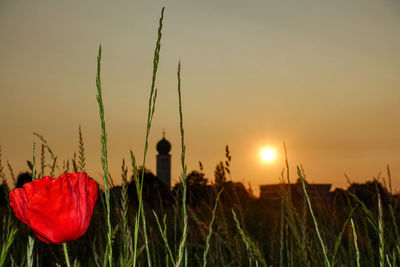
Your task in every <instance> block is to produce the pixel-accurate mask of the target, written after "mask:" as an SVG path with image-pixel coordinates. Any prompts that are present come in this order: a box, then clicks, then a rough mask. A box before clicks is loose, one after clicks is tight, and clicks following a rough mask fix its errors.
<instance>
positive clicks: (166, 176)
mask: <svg viewBox="0 0 400 267" xmlns="http://www.w3.org/2000/svg"><path fill="white" fill-rule="evenodd" d="M170 150H171V144H170V142H169V141H168V140H167V139H165V131H164V130H163V138H162V139H161V140H160V141H158V143H157V151H158V155H157V177H158V178H159V179H160V180H161V181H162V182H163V183H164V184H165V185H166V186H167V187H168V189H170V188H171V155H170V154H169V152H170Z"/></svg>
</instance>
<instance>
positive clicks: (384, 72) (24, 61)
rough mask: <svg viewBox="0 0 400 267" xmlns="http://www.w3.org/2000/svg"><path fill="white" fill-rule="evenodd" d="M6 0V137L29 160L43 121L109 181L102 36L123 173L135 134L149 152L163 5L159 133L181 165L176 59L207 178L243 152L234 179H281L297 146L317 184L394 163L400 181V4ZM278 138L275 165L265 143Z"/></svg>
mask: <svg viewBox="0 0 400 267" xmlns="http://www.w3.org/2000/svg"><path fill="white" fill-rule="evenodd" d="M148 2H151V3H136V2H135V3H134V2H132V1H129V2H128V1H119V2H113V3H111V2H109V1H68V2H67V1H64V2H62V3H59V2H57V3H56V2H54V1H42V0H40V1H10V0H3V1H0V36H1V42H0V58H1V60H0V122H1V131H0V145H1V147H2V159H3V165H5V162H6V160H8V161H9V162H10V164H11V165H12V166H13V167H14V169H15V171H16V172H17V171H20V170H25V169H26V167H25V165H26V164H25V162H26V160H27V159H29V158H31V150H32V143H33V141H34V137H33V135H32V132H33V131H35V132H39V133H41V134H42V135H44V136H45V137H46V138H47V140H48V142H49V144H50V145H51V147H52V149H53V151H54V152H55V153H56V154H57V155H58V156H59V158H60V159H70V158H72V155H73V153H74V152H75V151H77V133H78V125H79V124H81V125H82V129H83V134H84V138H85V143H86V152H87V154H86V158H87V168H88V170H89V173H90V174H91V175H92V176H94V177H95V178H96V179H97V180H98V181H101V172H102V171H101V162H100V156H101V153H100V145H99V144H100V122H99V117H98V107H97V103H96V98H95V96H96V87H95V74H96V55H97V49H98V45H99V44H100V43H101V44H102V46H103V62H102V65H103V72H102V82H103V100H104V105H105V110H106V114H105V116H106V123H107V132H108V136H109V164H110V170H111V174H112V175H113V177H114V179H115V180H116V181H119V179H120V178H119V177H120V176H119V174H120V164H121V160H122V158H126V159H128V158H129V148H132V149H133V151H134V153H135V155H136V156H137V158H138V161H139V162H141V161H142V156H143V147H144V136H145V126H146V125H145V124H146V115H147V97H148V94H149V87H150V82H151V80H150V79H151V71H152V57H153V50H154V46H155V40H156V29H157V24H158V18H159V14H160V10H161V8H162V6H163V5H165V6H166V11H165V20H164V29H163V39H162V47H161V59H160V68H159V73H158V80H157V87H158V89H159V95H158V99H157V104H156V114H155V117H154V121H153V128H152V130H151V136H150V150H149V154H148V161H147V167H148V168H150V169H151V170H153V171H155V154H156V153H155V145H156V142H157V141H158V140H159V139H160V138H161V137H162V129H165V131H166V138H167V139H168V140H170V142H171V143H172V151H171V153H172V167H173V168H172V176H173V180H176V179H177V177H178V175H179V173H180V162H179V154H180V145H179V144H180V140H179V113H178V98H177V97H178V96H177V90H176V88H177V81H176V68H177V63H178V60H179V59H181V61H182V90H183V109H184V123H185V126H184V127H185V133H186V144H187V164H188V169H189V170H192V169H198V161H199V160H201V161H202V162H203V165H204V168H205V172H206V174H207V177H208V178H213V172H214V169H215V165H216V164H217V163H218V161H220V160H223V159H224V152H225V145H226V144H228V145H229V146H230V149H231V154H232V175H233V178H234V180H238V181H243V182H245V183H246V184H248V183H251V184H252V186H253V188H256V187H258V185H259V184H263V183H276V182H278V177H279V175H280V172H281V170H282V168H283V167H284V160H283V158H282V152H283V148H282V143H283V142H284V141H285V142H286V144H287V147H288V152H289V161H290V164H291V169H292V171H293V172H292V179H293V180H295V178H296V177H295V172H294V170H295V167H296V164H300V163H301V164H302V165H303V167H304V169H305V171H306V174H307V177H308V179H309V180H310V181H312V182H324V183H326V182H329V183H333V185H334V187H336V186H339V187H343V186H346V184H347V182H346V178H345V177H344V173H347V174H348V175H349V176H350V177H351V178H352V180H353V181H359V182H361V181H366V180H367V179H370V178H372V177H374V176H375V177H376V176H377V175H378V174H379V172H382V176H385V177H386V172H385V170H386V165H387V164H390V166H391V169H392V175H393V177H392V178H393V183H394V186H395V187H396V188H398V189H400V180H399V179H398V178H397V177H398V175H399V173H400V123H399V122H400V121H399V114H400V105H399V104H400V53H399V47H400V34H399V29H400V4H399V3H398V1H395V0H383V1H378V0H376V1H373V0H338V1H311V0H309V1H301V3H300V2H299V1H295V0H293V1H286V0H284V1H245V2H244V1H236V0H229V1H228V0H223V1H200V2H199V1H197V2H195V1H148ZM263 146H271V147H274V148H275V149H276V151H277V153H278V157H277V160H276V161H275V162H274V163H273V164H265V163H262V162H261V161H260V156H259V154H260V149H261V148H262V147H263Z"/></svg>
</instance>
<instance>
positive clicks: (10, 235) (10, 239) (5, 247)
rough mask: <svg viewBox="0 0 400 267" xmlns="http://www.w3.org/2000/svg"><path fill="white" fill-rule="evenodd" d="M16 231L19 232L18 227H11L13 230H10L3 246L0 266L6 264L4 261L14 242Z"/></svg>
mask: <svg viewBox="0 0 400 267" xmlns="http://www.w3.org/2000/svg"><path fill="white" fill-rule="evenodd" d="M16 233H17V228H13V229H11V231H8V234H7V239H6V242H5V243H4V244H3V246H2V247H1V254H0V267H2V266H4V262H5V261H6V256H7V252H8V249H9V248H10V246H11V244H12V243H13V241H14V237H15V234H16Z"/></svg>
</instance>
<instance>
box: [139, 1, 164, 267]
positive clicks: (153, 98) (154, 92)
mask: <svg viewBox="0 0 400 267" xmlns="http://www.w3.org/2000/svg"><path fill="white" fill-rule="evenodd" d="M164 10H165V8H164V7H163V8H162V9H161V17H160V20H159V26H158V31H157V41H156V48H155V50H154V58H153V75H152V79H151V87H150V96H149V105H148V113H147V126H146V138H145V146H144V153H143V164H142V166H143V171H142V177H141V179H140V187H139V188H138V187H137V189H139V191H138V197H139V216H138V217H137V219H138V220H139V219H140V218H141V219H142V226H143V235H144V239H145V245H146V254H147V264H148V266H149V267H150V266H151V255H150V249H149V241H148V237H147V229H146V217H145V214H144V208H143V200H142V194H143V179H144V168H145V163H146V155H147V150H148V146H149V141H148V140H149V134H150V129H151V123H152V120H153V115H154V109H155V103H156V99H157V89H156V88H155V82H156V77H157V70H158V63H159V61H160V49H161V36H162V26H163V24H162V22H163V19H164ZM131 155H132V154H131ZM137 186H138V185H137ZM137 222H138V221H137ZM137 234H138V233H137V232H136V231H135V235H136V236H135V241H134V242H135V251H136V247H137ZM134 257H136V254H135V255H134ZM134 262H136V260H134Z"/></svg>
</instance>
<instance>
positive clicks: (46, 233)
mask: <svg viewBox="0 0 400 267" xmlns="http://www.w3.org/2000/svg"><path fill="white" fill-rule="evenodd" d="M89 181H90V179H89V177H88V176H87V175H86V174H84V173H71V174H63V175H61V176H60V177H59V178H58V179H53V180H51V183H50V185H49V186H47V187H45V188H43V189H41V190H38V191H37V192H36V194H35V195H34V196H33V197H32V198H31V200H30V202H29V207H28V220H29V222H30V223H31V227H32V229H33V231H34V232H35V233H37V235H39V236H40V237H42V238H43V239H47V240H49V241H50V242H52V243H62V242H66V241H71V240H75V239H77V238H79V237H80V236H81V235H83V234H84V233H85V232H86V230H87V228H88V226H89V223H90V219H91V217H92V212H93V207H94V203H95V202H92V201H91V200H89V192H90V191H91V190H93V189H89ZM95 187H97V184H96V183H95ZM96 193H97V191H96ZM96 198H97V194H96ZM92 203H93V204H92ZM43 239H42V240H43ZM43 241H45V240H43ZM45 242H46V241H45Z"/></svg>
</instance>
